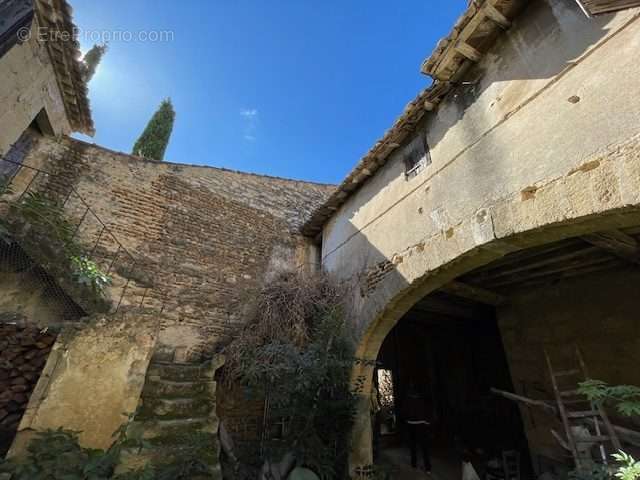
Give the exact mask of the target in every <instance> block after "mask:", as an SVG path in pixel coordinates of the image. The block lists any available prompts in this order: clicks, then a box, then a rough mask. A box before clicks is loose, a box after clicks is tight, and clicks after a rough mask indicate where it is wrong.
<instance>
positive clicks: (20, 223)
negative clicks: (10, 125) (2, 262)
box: [0, 157, 155, 313]
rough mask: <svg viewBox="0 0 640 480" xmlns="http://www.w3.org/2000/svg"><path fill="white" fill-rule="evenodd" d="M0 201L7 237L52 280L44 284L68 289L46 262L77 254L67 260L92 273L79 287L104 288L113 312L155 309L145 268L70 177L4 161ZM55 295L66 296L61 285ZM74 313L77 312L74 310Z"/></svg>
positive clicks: (10, 250)
mask: <svg viewBox="0 0 640 480" xmlns="http://www.w3.org/2000/svg"><path fill="white" fill-rule="evenodd" d="M0 200H1V201H2V204H1V205H0V218H2V219H4V220H5V222H4V224H5V225H8V227H7V228H6V230H7V232H5V234H6V236H8V237H9V238H10V239H12V240H13V241H14V242H15V243H17V244H18V245H19V246H20V250H21V253H20V255H22V256H25V255H26V257H27V258H28V257H31V258H30V262H31V263H32V264H33V265H36V267H30V268H32V269H36V268H40V269H41V270H43V273H45V274H47V275H48V276H47V277H42V278H43V281H46V282H48V284H52V283H53V284H57V283H63V284H64V282H59V281H58V282H56V281H54V280H53V278H52V277H54V278H56V279H57V280H60V278H59V277H60V275H57V274H56V272H52V271H50V270H51V269H50V268H47V267H48V266H50V265H55V259H53V258H44V256H48V257H55V256H58V257H60V256H61V251H62V250H67V251H68V250H69V249H71V253H68V252H67V255H72V260H73V261H74V262H76V263H78V264H80V266H81V267H83V268H84V269H89V270H90V271H89V275H88V278H89V280H87V278H82V277H80V278H79V277H78V275H77V272H76V274H75V276H76V278H75V281H76V283H80V284H83V283H84V286H85V287H87V288H94V289H95V288H96V287H101V288H102V287H104V292H103V293H105V294H106V296H107V297H108V298H109V299H110V307H109V308H110V311H111V312H114V313H115V312H117V311H118V310H119V309H120V308H121V307H122V306H123V305H128V306H138V307H148V306H149V305H145V302H146V301H147V302H148V299H149V291H150V288H151V287H150V285H149V284H148V280H146V281H145V280H142V279H144V278H145V275H144V272H143V271H142V269H141V268H140V265H139V263H138V262H137V261H136V259H135V258H134V256H133V255H132V254H131V253H130V252H129V251H128V250H127V248H126V247H125V246H124V245H123V244H122V243H121V242H120V241H119V240H118V238H117V237H116V236H115V235H114V233H113V231H112V228H110V227H109V225H107V224H106V223H105V222H104V221H103V220H102V219H101V218H100V217H99V216H98V215H97V214H96V212H95V210H94V209H93V208H92V207H91V205H89V203H88V202H87V201H85V199H84V198H83V197H82V196H81V195H80V194H79V193H78V192H77V191H76V189H75V188H74V187H73V186H72V185H71V184H70V181H69V178H68V177H66V176H65V175H60V174H53V173H50V172H47V171H45V170H42V169H40V168H37V167H34V166H30V165H25V164H24V163H22V162H20V161H16V160H14V159H11V158H8V157H0ZM6 243H7V242H5V244H6ZM71 247H72V248H71ZM15 252H17V249H16V248H15V247H10V248H8V249H7V248H5V252H4V253H3V252H1V251H0V255H5V256H7V255H8V256H11V255H14V253H15ZM20 255H18V256H15V258H9V259H8V260H9V264H10V265H13V264H15V262H19V261H20V260H19V257H20ZM11 262H13V263H11ZM23 267H24V266H23ZM21 268H22V267H21ZM24 268H26V267H24ZM45 270H46V271H45ZM71 274H72V276H73V275H74V272H71ZM96 282H98V283H96ZM100 282H103V283H104V285H101V284H99V283H100ZM62 286H63V287H64V285H62ZM54 291H56V292H58V294H60V293H64V292H62V289H61V288H60V286H59V285H58V286H57V287H56V288H54V286H53V285H51V292H54ZM68 293H70V292H67V295H66V297H67V299H69V295H68ZM61 298H62V297H61ZM64 301H65V302H67V300H66V299H65V300H64ZM81 303H82V302H80V304H81ZM80 306H81V307H84V306H83V305H82V304H81V305H80ZM154 306H155V305H154ZM69 309H70V311H71V310H73V309H72V308H71V306H69Z"/></svg>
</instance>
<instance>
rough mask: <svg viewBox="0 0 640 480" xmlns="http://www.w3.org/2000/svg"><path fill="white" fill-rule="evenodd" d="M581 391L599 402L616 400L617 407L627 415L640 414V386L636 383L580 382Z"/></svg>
mask: <svg viewBox="0 0 640 480" xmlns="http://www.w3.org/2000/svg"><path fill="white" fill-rule="evenodd" d="M579 391H580V393H582V394H583V395H585V396H586V397H587V398H588V399H589V400H592V401H594V402H597V403H600V404H602V403H604V402H607V401H610V402H614V403H615V404H616V409H617V410H618V412H620V413H621V414H622V415H625V416H627V417H630V416H634V415H640V387H636V386H634V385H613V386H611V385H608V384H607V383H606V382H603V381H601V380H591V379H590V380H587V381H585V382H582V383H580V385H579Z"/></svg>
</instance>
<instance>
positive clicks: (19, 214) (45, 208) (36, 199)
mask: <svg viewBox="0 0 640 480" xmlns="http://www.w3.org/2000/svg"><path fill="white" fill-rule="evenodd" d="M10 206H11V208H12V209H13V212H14V215H15V217H16V218H19V219H20V220H21V221H26V222H27V223H28V224H30V225H32V226H34V227H36V228H37V229H38V231H40V232H44V233H46V235H47V237H48V238H51V239H54V240H55V241H56V243H57V244H58V245H60V246H61V247H62V252H63V254H64V256H65V257H66V258H65V260H66V261H68V262H69V268H71V274H72V277H73V279H74V280H75V281H76V282H77V283H78V284H80V285H85V286H88V287H90V288H91V289H92V290H93V291H94V292H96V293H98V294H100V295H102V294H104V292H105V288H106V287H107V286H108V285H109V284H110V283H111V278H110V277H109V276H108V275H107V274H106V273H104V272H103V271H102V270H101V269H100V267H99V266H98V264H97V263H95V262H94V261H92V260H91V259H89V258H88V257H87V256H86V255H84V254H83V250H82V247H81V246H80V245H79V244H78V243H77V242H76V241H75V238H74V237H75V233H76V229H77V228H76V226H74V225H72V224H71V223H70V222H69V220H67V218H66V216H65V215H64V210H63V208H62V206H61V205H59V204H58V203H57V202H55V201H54V200H52V199H51V198H49V197H48V196H47V195H46V194H44V193H42V192H36V191H28V192H26V193H25V194H24V197H23V198H22V199H20V200H19V201H17V202H13V203H11V204H10ZM10 232H11V229H10V226H9V225H7V224H6V222H2V223H0V239H1V240H3V241H5V242H6V243H10V242H11V235H10Z"/></svg>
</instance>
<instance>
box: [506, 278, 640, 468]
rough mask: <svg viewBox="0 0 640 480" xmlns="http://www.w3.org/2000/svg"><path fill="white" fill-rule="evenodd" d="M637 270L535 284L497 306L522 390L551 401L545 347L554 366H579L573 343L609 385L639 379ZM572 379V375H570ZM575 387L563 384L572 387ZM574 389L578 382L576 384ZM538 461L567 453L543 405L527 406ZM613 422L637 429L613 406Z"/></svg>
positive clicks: (593, 374)
mask: <svg viewBox="0 0 640 480" xmlns="http://www.w3.org/2000/svg"><path fill="white" fill-rule="evenodd" d="M638 282H640V272H639V271H638V270H637V269H629V270H622V271H612V272H605V273H598V274H593V275H590V276H585V277H581V278H579V279H576V280H572V281H570V282H569V281H565V282H563V283H560V284H558V285H554V286H545V287H537V288H530V289H527V290H526V291H521V292H517V293H514V294H512V295H510V297H509V300H510V301H509V304H508V305H507V306H504V307H500V308H499V309H498V319H499V324H500V330H501V333H502V339H503V342H504V346H505V349H506V353H507V358H508V363H509V367H510V370H511V376H512V379H513V384H514V386H515V388H516V391H517V393H520V394H522V395H526V396H528V397H532V398H536V399H541V400H549V399H553V390H552V388H551V382H550V379H549V373H548V369H547V365H546V363H545V358H544V351H545V349H546V350H547V351H548V352H549V355H550V357H551V359H552V362H554V366H555V368H556V369H557V370H569V369H571V368H575V366H576V363H575V356H574V352H575V350H574V348H575V346H578V347H579V348H580V350H581V352H582V355H583V357H584V360H585V363H586V365H587V369H588V371H589V374H590V375H591V377H592V378H595V379H598V380H603V381H605V382H607V383H610V384H612V385H621V384H630V385H640V371H639V370H638V368H637V365H638V362H640V336H639V335H638V302H637V297H636V295H637V292H638V287H637V285H638ZM568 380H569V381H570V380H571V379H568ZM570 387H571V385H566V386H565V389H566V390H569V389H571V388H570ZM573 388H575V385H573ZM521 413H522V418H523V421H524V425H525V429H526V432H527V437H528V440H529V447H530V450H531V453H532V456H533V458H534V466H537V465H538V464H539V462H540V457H543V458H547V459H553V460H556V461H558V462H562V461H564V460H565V458H566V452H564V451H563V450H562V449H561V448H560V447H559V445H558V442H557V441H556V440H555V439H554V438H553V437H552V436H551V432H550V430H551V428H554V429H555V430H556V431H558V432H562V431H563V428H562V425H561V424H560V423H559V421H558V420H557V419H555V418H554V417H553V416H552V415H549V414H548V413H546V412H545V411H543V410H542V409H536V408H535V407H531V408H527V407H525V408H522V409H521ZM611 414H612V415H611V419H612V421H613V422H614V423H617V424H619V425H623V426H625V425H626V426H628V427H630V428H633V429H635V430H638V427H640V423H638V422H636V423H635V425H634V424H633V423H631V424H629V419H625V418H619V416H618V415H615V411H612V412H611Z"/></svg>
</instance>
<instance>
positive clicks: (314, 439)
mask: <svg viewBox="0 0 640 480" xmlns="http://www.w3.org/2000/svg"><path fill="white" fill-rule="evenodd" d="M346 298H347V291H345V288H344V286H341V285H339V284H338V283H337V282H336V281H335V280H333V279H332V278H330V277H329V276H327V275H324V274H318V275H314V276H304V277H303V276H299V275H295V274H283V275H281V276H280V277H279V278H278V279H276V280H275V281H272V282H270V283H269V284H268V285H267V286H266V287H265V288H264V289H263V290H262V292H261V293H260V295H259V296H258V299H257V302H256V308H255V313H254V315H253V319H252V320H251V321H250V322H249V323H248V324H247V325H246V327H245V328H243V329H242V330H241V331H240V332H239V333H238V335H237V337H236V338H235V339H233V341H232V342H231V343H229V344H228V345H227V347H226V348H225V351H224V353H225V358H226V359H227V360H226V364H225V367H224V381H226V382H228V383H230V384H238V383H239V384H241V385H244V386H245V387H247V388H249V389H251V390H252V391H253V392H255V393H258V394H260V395H263V396H264V397H266V398H268V399H269V405H270V410H271V411H272V412H273V415H274V416H276V415H277V416H278V417H282V418H284V419H285V421H286V423H287V425H288V428H287V429H286V430H287V431H286V432H285V436H284V438H282V439H279V440H278V441H277V442H269V441H268V440H267V441H266V442H265V443H264V445H263V459H262V460H269V461H278V460H280V458H282V456H283V455H284V454H285V453H293V454H294V455H295V457H296V459H297V463H298V465H304V466H306V467H309V468H311V469H312V470H314V471H315V472H316V473H317V474H318V475H319V476H320V477H321V478H323V479H330V478H342V475H343V472H344V467H345V465H346V458H347V453H348V448H347V437H348V433H349V431H350V428H351V424H352V419H353V412H354V400H353V397H352V395H351V393H350V391H349V375H350V370H351V366H352V365H353V358H354V356H353V345H354V342H353V338H352V337H351V331H352V330H351V329H350V328H349V325H348V318H349V315H348V309H347V303H346V301H345V300H346Z"/></svg>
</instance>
